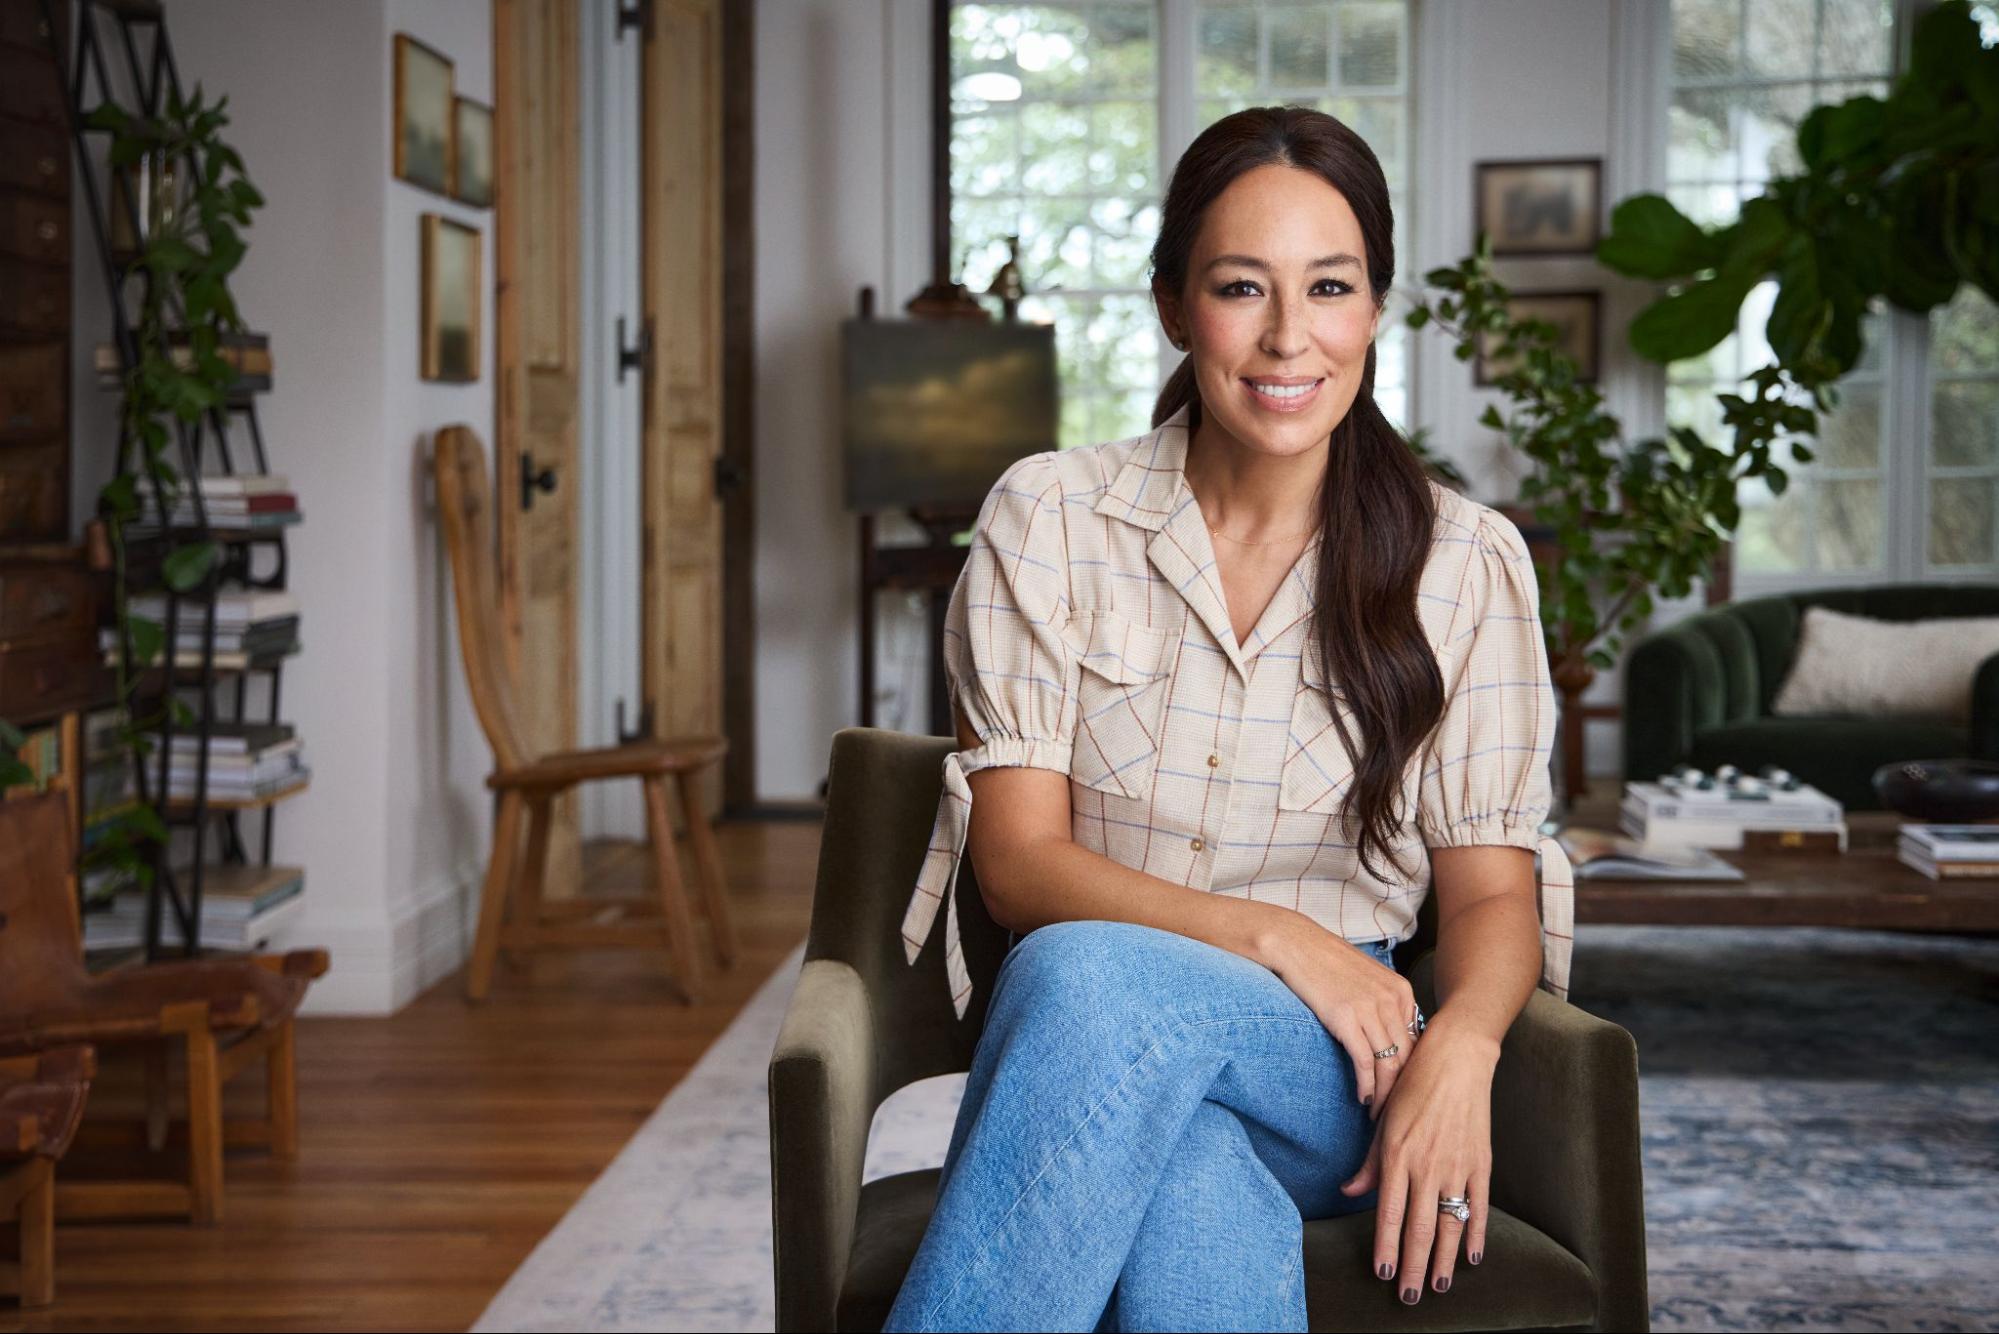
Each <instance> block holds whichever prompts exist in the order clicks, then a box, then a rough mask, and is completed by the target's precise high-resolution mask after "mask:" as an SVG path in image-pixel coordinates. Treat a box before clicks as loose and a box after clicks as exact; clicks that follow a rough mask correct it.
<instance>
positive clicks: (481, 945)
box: [465, 788, 521, 1001]
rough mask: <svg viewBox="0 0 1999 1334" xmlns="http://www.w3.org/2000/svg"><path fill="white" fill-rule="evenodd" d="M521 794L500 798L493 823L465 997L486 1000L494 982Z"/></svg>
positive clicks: (515, 849)
mask: <svg viewBox="0 0 1999 1334" xmlns="http://www.w3.org/2000/svg"><path fill="white" fill-rule="evenodd" d="M520 825H521V794H520V793H519V792H516V791H514V790H512V789H511V788H510V789H508V790H507V791H505V792H502V793H501V794H500V813H499V815H498V816H497V817H495V819H494V821H493V853H492V856H491V857H490V858H489V859H488V860H487V862H486V884H485V888H483V889H482V890H481V891H480V893H479V927H478V931H477V932H476V933H475V935H474V936H473V939H472V959H471V962H470V963H468V964H467V965H466V967H465V995H466V997H467V999H470V1000H475V1001H476V1000H484V999H486V991H487V988H488V987H490V986H491V985H492V982H493V960H494V958H495V957H496V956H498V954H499V952H500V921H501V919H502V918H504V917H505V916H506V911H507V889H508V885H509V882H510V881H511V880H512V879H513V876H514V861H515V858H516V857H517V856H518V855H519V851H520V849H519V846H518V844H519V842H520V838H519V835H520Z"/></svg>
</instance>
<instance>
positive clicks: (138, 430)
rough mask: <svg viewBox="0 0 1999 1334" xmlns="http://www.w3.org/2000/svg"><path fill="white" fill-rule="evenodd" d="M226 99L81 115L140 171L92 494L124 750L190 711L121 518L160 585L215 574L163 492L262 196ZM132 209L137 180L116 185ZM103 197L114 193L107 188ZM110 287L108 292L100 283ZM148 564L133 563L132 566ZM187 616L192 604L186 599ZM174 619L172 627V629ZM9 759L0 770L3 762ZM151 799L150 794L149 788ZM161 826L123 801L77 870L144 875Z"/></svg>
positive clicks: (225, 325)
mask: <svg viewBox="0 0 1999 1334" xmlns="http://www.w3.org/2000/svg"><path fill="white" fill-rule="evenodd" d="M228 101H229V99H228V97H227V96H223V97H219V98H217V99H216V101H215V102H214V103H213V104H212V105H209V104H206V103H205V100H204V97H203V95H202V91H201V87H200V85H198V84H197V85H196V86H195V88H194V91H193V93H192V94H191V95H189V96H188V97H186V98H183V97H182V96H181V95H180V94H179V92H178V91H177V90H173V89H169V90H168V92H167V98H166V105H165V108H164V110H163V112H162V113H161V114H160V115H158V116H156V117H147V116H141V115H136V114H134V113H132V112H130V111H128V110H126V109H125V108H123V107H120V106H118V105H116V104H114V103H106V104H104V105H101V106H99V107H97V108H95V109H94V110H93V111H92V112H91V113H90V114H89V116H88V117H87V118H86V120H85V124H86V125H87V126H89V127H90V128H92V129H96V130H101V131H105V132H107V133H108V134H109V136H110V139H109V149H108V162H109V165H110V170H111V175H112V176H113V177H114V178H123V179H130V178H129V177H126V176H124V173H127V172H128V171H136V172H145V171H150V172H151V173H152V180H153V182H154V184H155V188H154V189H153V190H152V191H150V192H148V197H147V199H146V210H147V211H146V216H144V217H139V216H137V215H136V214H135V215H134V216H133V217H131V218H129V219H128V221H134V222H136V223H137V224H138V226H137V227H136V228H135V229H134V234H135V236H136V237H137V242H138V243H137V249H136V251H135V252H134V253H133V254H131V255H129V256H126V257H122V260H121V262H122V263H123V264H124V268H123V271H122V273H121V278H122V280H123V281H124V282H133V281H136V282H137V283H138V294H139V301H138V311H137V314H136V317H135V318H134V320H133V324H132V336H133V347H132V348H131V351H132V352H133V353H134V354H135V356H134V358H133V360H132V361H131V364H130V365H128V366H127V367H126V369H125V371H124V374H123V378H122V382H121V401H120V407H119V427H120V446H119V452H118V461H117V465H116V469H115V472H114V475H113V476H112V478H111V480H110V481H108V482H107V483H105V485H104V486H103V488H102V489H101V490H100V491H99V493H98V500H97V512H98V517H99V519H100V520H101V521H102V523H103V525H104V529H105V533H106V536H107V538H108V539H109V546H110V551H111V561H112V580H111V587H112V597H113V599H114V603H113V605H114V622H115V625H116V629H117V639H118V651H117V653H116V655H115V665H116V691H117V693H116V701H115V703H116V707H117V708H118V710H119V713H120V723H119V729H118V742H119V746H120V748H121V750H122V751H123V753H124V755H125V757H126V760H127V762H129V763H130V764H132V765H135V766H136V765H140V764H143V763H145V760H146V757H147V756H148V754H150V753H151V751H152V749H153V741H152V737H151V735H150V734H151V733H152V732H153V731H154V730H155V729H157V728H158V727H159V726H160V725H161V724H162V723H163V722H164V720H165V715H166V710H167V709H172V710H173V715H174V718H175V721H176V724H177V725H179V724H182V723H191V722H192V721H193V718H192V713H191V711H190V710H189V709H188V708H187V706H186V705H185V703H183V702H182V701H180V700H179V699H178V698H176V697H175V695H174V694H173V690H172V683H173V673H174V661H175V655H174V652H173V646H172V645H169V644H168V643H167V642H166V627H165V626H163V625H162V624H161V623H160V622H158V621H156V620H153V619H151V618H149V617H145V616H141V615H138V614H137V613H135V612H134V611H133V610H132V606H131V601H130V597H129V590H128V584H129V583H130V582H131V577H132V575H131V567H132V561H131V556H132V551H131V547H132V543H133V540H134V535H131V534H128V532H127V529H128V528H130V527H131V526H132V525H134V524H136V523H140V522H142V521H145V520H146V519H147V518H148V511H149V510H150V511H151V513H150V519H151V522H152V523H153V525H155V526H156V527H157V530H158V536H159V540H160V542H161V543H162V544H163V546H164V548H165V550H164V551H163V552H162V553H161V555H160V558H159V563H158V577H159V580H160V582H161V583H163V584H164V585H165V586H166V587H167V588H169V589H172V590H174V591H176V592H179V593H188V592H193V591H196V590H200V589H202V588H204V586H205V585H207V584H208V583H209V581H211V580H213V579H216V578H218V577H219V572H220V567H221V550H220V548H219V546H218V545H217V543H215V542H214V541H213V540H211V539H209V538H208V537H207V536H206V535H205V534H204V535H201V536H199V537H196V538H194V539H193V540H189V541H177V540H175V538H174V535H173V528H174V524H173V519H174V510H175V506H176V503H177V502H178V501H180V500H181V499H182V497H183V494H184V493H185V491H186V489H187V487H188V485H190V484H191V483H190V482H189V480H188V479H184V478H183V477H182V475H181V471H180V468H179V467H178V466H176V462H175V457H174V456H175V454H176V453H181V457H182V458H186V457H187V456H188V455H187V454H186V453H185V452H183V451H181V449H180V446H181V442H182V441H183V440H184V439H194V438H197V436H198V432H199V431H200V429H201V423H202V420H203V418H204V417H208V418H210V419H211V420H214V421H216V422H217V428H218V429H220V428H221V427H220V422H219V418H218V414H219V413H220V410H221V409H222V408H223V406H224V404H225V401H226V398H227V395H228V392H229V388H230V385H231V384H232V382H233V381H234V380H235V379H236V378H237V374H238V372H237V367H236V366H235V365H233V364H232V363H231V361H230V360H229V359H228V358H227V357H225V356H224V355H223V353H222V347H223V340H224V338H225V337H226V336H228V335H229V334H232V333H236V332H240V331H241V330H242V328H243V322H242V319H241V317H240V316H239V315H238V313H237V310H236V303H235V301H234V299H233V298H232V297H231V295H230V292H229V275H230V274H231V273H232V272H233V271H234V270H235V268H236V266H237V265H238V264H239V263H241V262H242V259H243V254H244V250H245V244H244V241H243V236H242V231H241V230H240V229H242V228H244V227H247V226H248V225H249V222H250V212H251V210H252V209H255V208H258V207H260V206H262V204H263V202H264V201H263V197H262V196H261V195H260V194H259V193H258V192H257V190H256V188H255V187H254V186H252V185H251V184H250V182H249V181H248V180H247V179H245V177H244V174H243V159H242V158H241V157H240V156H239V155H238V154H237V152H236V150H235V149H234V148H232V147H230V146H229V145H228V144H227V143H225V142H224V141H223V139H222V138H221V130H222V127H223V126H225V125H227V124H228V117H227V115H226V114H225V108H226V107H227V105H228ZM124 193H125V197H126V200H127V201H128V203H127V206H129V207H134V208H136V207H137V200H136V195H137V193H138V192H136V191H130V190H127V191H125V192H124ZM109 198H110V200H111V202H112V203H113V205H114V206H116V204H117V199H118V193H117V192H116V191H113V192H111V193H110V196H109ZM113 299H114V300H120V299H123V293H122V290H121V291H120V292H118V293H114V294H113ZM150 568H151V562H150V561H145V562H141V564H140V566H139V570H140V572H141V573H145V572H146V571H149V570H150ZM197 614H198V611H197ZM176 628H177V630H178V629H180V628H182V627H176ZM155 665H157V666H158V667H159V668H160V670H161V672H162V673H163V689H162V691H161V699H162V700H163V701H164V703H163V705H162V707H161V708H160V709H158V710H155V711H153V712H151V713H148V714H145V715H136V714H135V713H134V711H133V707H134V701H135V698H136V694H137V690H138V687H139V684H140V680H141V677H142V674H143V673H144V672H146V671H147V670H149V669H150V668H152V667H154V666H155ZM0 742H5V743H7V744H6V750H5V754H4V756H0V785H4V784H5V783H6V782H8V781H9V778H10V773H11V775H12V781H28V780H29V779H31V777H32V775H31V774H30V773H29V772H28V771H27V770H26V768H25V766H21V765H19V764H18V761H14V759H13V752H14V750H15V748H16V747H18V746H19V745H20V744H21V742H22V739H21V735H20V733H19V731H18V729H15V728H12V727H9V726H7V725H5V724H4V723H0ZM10 762H11V763H13V764H14V765H15V769H14V770H12V771H10V770H9V769H8V768H7V765H8V764H9V763H10ZM154 796H155V798H156V800H157V801H158V802H159V803H160V804H161V805H164V804H165V800H166V794H165V793H164V792H160V793H156V794H154ZM167 838H168V830H167V827H166V825H165V823H164V822H163V821H162V820H161V819H160V816H159V813H158V812H157V811H156V810H154V809H152V808H151V807H149V806H148V805H147V804H145V803H143V802H141V803H134V804H132V805H130V806H128V807H126V808H125V809H124V810H122V811H119V812H118V813H117V814H116V815H114V816H113V817H111V818H109V819H107V821H106V822H105V824H104V826H103V827H102V832H101V835H100V837H99V838H98V839H97V840H96V841H95V842H94V843H93V844H92V846H91V847H90V849H89V850H88V851H87V852H86V853H85V855H84V858H83V869H85V870H86V871H88V870H94V869H99V868H115V869H116V870H117V871H119V872H120V873H121V877H120V878H130V879H131V880H132V881H134V882H136V883H138V884H140V885H148V884H150V883H151V881H152V878H153V871H154V854H155V853H156V852H158V851H162V850H164V848H165V846H166V843H167Z"/></svg>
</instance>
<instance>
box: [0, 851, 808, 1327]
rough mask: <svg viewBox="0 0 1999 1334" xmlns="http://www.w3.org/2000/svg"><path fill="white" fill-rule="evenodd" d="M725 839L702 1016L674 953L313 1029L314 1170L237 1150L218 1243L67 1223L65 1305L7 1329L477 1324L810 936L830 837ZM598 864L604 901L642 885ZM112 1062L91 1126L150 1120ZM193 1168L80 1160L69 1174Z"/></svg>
mask: <svg viewBox="0 0 1999 1334" xmlns="http://www.w3.org/2000/svg"><path fill="white" fill-rule="evenodd" d="M717 835H718V838H719V840H720V843H721V847H722V855H723V860H724V863H725V865H726V866H727V868H728V876H729V888H730V899H731V902H732V904H733V906H734V910H735V921H736V929H737V932H738V934H739V936H740V938H741V945H742V954H741V957H740V958H738V959H737V961H736V964H735V966H734V967H733V968H732V969H730V970H728V971H727V972H724V971H721V970H720V969H718V968H717V967H716V966H715V964H714V962H713V956H712V954H709V953H707V950H708V942H707V939H706V933H705V923H704V924H703V925H704V931H703V937H702V941H701V949H702V951H703V958H704V959H705V960H706V961H707V970H708V971H707V982H708V989H709V996H708V999H707V1000H705V1001H704V1002H703V1003H702V1004H700V1005H697V1006H686V1005H682V1004H681V1003H679V1002H678V1001H677V1000H676V999H675V996H674V992H673V989H672V985H671V980H670V975H669V971H668V969H669V963H668V959H667V954H666V951H665V950H664V949H660V950H644V951H637V950H634V951H612V950H597V951H577V952H574V953H566V954H552V955H546V956H543V957H539V958H536V959H533V960H531V961H530V963H529V966H528V967H526V968H520V969H516V968H512V967H509V966H508V965H507V964H505V963H504V962H503V963H502V965H501V966H500V968H499V969H498V970H497V972H496V973H495V976H494V984H493V994H492V996H491V998H490V999H489V1000H488V1001H487V1002H486V1003H485V1004H483V1005H476V1006H475V1005H471V1004H468V1003H467V1002H466V1001H465V1000H464V998H463V994H462V992H461V991H460V987H459V978H458V977H457V976H456V975H453V976H452V977H450V978H447V979H446V980H445V981H443V982H440V983H439V984H438V985H437V986H435V987H433V988H431V990H430V991H428V992H427V993H425V994H424V995H423V996H422V997H420V998H419V999H418V1000H416V1001H415V1002H413V1003H412V1004H411V1005H409V1006H408V1007H407V1008H405V1009H404V1010H403V1011H402V1012H401V1013H399V1014H397V1015H394V1016H393V1017H390V1018H387V1019H310V1018H309V1019H304V1020H301V1021H300V1022H299V1054H298V1073H299V1117H300V1135H299V1157H298V1159H297V1160H296V1161H295V1162H291V1163H277V1162H273V1161H272V1160H271V1159H270V1158H268V1157H266V1156H265V1155H263V1154H262V1153H261V1152H258V1151H253V1150H231V1151H230V1153H229V1156H228V1165H227V1168H226V1181H227V1186H226V1195H225V1200H224V1214H223V1220H222V1222H221V1223H220V1224H219V1225H217V1226H215V1227H211V1228H197V1227H191V1226H188V1225H187V1224H184V1223H170V1222H148V1223H87V1224H86V1223H67V1224H62V1225H59V1226H58V1228H57V1230H56V1304H55V1305H54V1306H53V1307H51V1308H48V1309H47V1310H44V1311H31V1312H22V1311H20V1310H19V1309H18V1308H16V1307H15V1306H14V1304H13V1301H12V1299H11V1298H6V1297H0V1330H90V1329H148V1330H193V1329H214V1330H264V1329H269V1330H282V1329H340V1330H347V1329H395V1330H462V1329H465V1328H466V1327H468V1326H469V1325H470V1324H471V1323H472V1321H474V1320H475V1319H477V1318H478V1316H479V1314H480V1312H481V1311H483V1310H484V1309H485V1306H486V1303H487V1301H488V1300H489V1299H490V1298H491V1297H492V1295H493V1294H494V1293H495V1292H497V1291H498V1290H499V1288H500V1286H501V1284H503V1283H504V1282H505V1281H506V1279H507V1277H508V1275H510V1274H511V1273H512V1272H513V1271H514V1269H515V1268H516V1267H517V1266H518V1265H519V1264H520V1262H521V1261H522V1260H523V1259H525V1258H526V1257H527V1254H528V1252H529V1251H530V1250H532V1249H533V1248H534V1245H535V1243H536V1242H538V1241H539V1240H540V1239H541V1238H542V1236H543V1235H544V1234H545V1233H547V1231H548V1230H549V1229H550V1228H551V1227H553V1226H554V1225H555V1223H556V1221H557V1220H558V1219H560V1218H561V1217H562V1215H563V1214H564V1213H565V1212H567V1210H568V1209H569V1207H570V1205H572V1204H574V1203H575V1201H576V1199H577V1197H578V1196H580V1195H581V1194H582V1193H583V1191H584V1189H585V1188H586V1187H587V1186H588V1185H589V1184H590V1182H591V1181H592V1180H594V1179H595V1178H596V1176H597V1174H598V1173H599V1172H600V1171H602V1170H603V1168H604V1167H605V1165H606V1164H608V1163H609V1162H610V1161H611V1159H612V1158H613V1157H614V1156H616V1154H617V1152H618V1150H619V1149H620V1148H622V1147H623V1146H624V1144H625V1141H626V1140H627V1139H629V1138H630V1137H631V1135H632V1133H633V1132H634V1131H635V1130H637V1129H638V1127H639V1125H640V1123H641V1122H643V1121H644V1120H645V1118H646V1117H648V1116H650V1115H651V1114H652V1111H653V1109H654V1108H655V1107H657V1106H658V1105H659V1102H660V1100H661V1099H662V1098H664V1097H665V1096H666V1094H667V1093H668V1092H669V1091H671V1090H672V1088H673V1087H674V1085H675V1084H677V1083H679V1081H680V1078H681V1076H682V1075H684V1074H686V1073H687V1071H688V1069H689V1068H690V1067H691V1066H692V1065H693V1064H694V1063H695V1061H697V1060H698V1059H700V1056H701V1053H702V1052H704V1051H706V1050H707V1048H708V1045H709V1044H710V1043H711V1042H712V1041H714V1039H715V1038H716V1037H717V1036H718V1035H719V1034H720V1033H721V1031H722V1030H723V1029H724V1028H726V1027H727V1026H728V1024H729V1022H730V1020H732V1019H733V1018H734V1017H735V1016H736V1014H737V1013H738V1011H740V1010H741V1009H742V1007H743V1005H744V1003H745V1002H746V1001H748V999H749V998H750V996H751V995H752V994H753V993H754V992H755V991H756V989H757V988H758V987H760V986H761V985H763V983H764V982H765V980H767V979H768V978H769V977H770V974H771V971H772V970H773V969H774V968H775V967H776V966H777V964H778V963H779V962H780V961H781V960H782V959H783V958H784V957H785V955H787V954H789V953H790V952H791V950H792V949H793V948H794V947H795V946H796V945H797V944H798V943H799V941H801V940H803V939H804V937H805V931H806V926H807V923H808V921H809V920H810V914H811V906H812V886H813V878H814V875H815V872H816V867H817V861H818V854H819V825H818V824H817V823H816V822H770V823H761V822H759V823H740V824H728V825H723V826H720V827H719V828H718V829H717ZM592 854H593V860H592V867H593V871H592V876H591V883H592V884H593V885H597V884H608V885H611V886H614V887H616V886H618V882H620V881H627V880H629V879H630V878H631V877H633V876H635V875H637V874H641V872H639V871H638V870H637V869H636V867H637V866H638V865H640V864H642V863H640V862H639V860H638V859H637V858H635V857H634V856H632V855H631V851H630V850H628V849H619V848H610V849H592ZM683 864H684V865H686V866H687V867H688V868H689V869H690V871H691V866H692V863H691V860H688V861H684V862H683ZM624 887H626V888H629V887H630V886H629V885H626V886H624ZM333 966H334V967H336V968H337V967H339V966H340V961H339V960H338V959H335V960H334V961H333ZM104 1066H105V1069H104V1073H103V1075H102V1076H101V1077H100V1079H99V1081H98V1085H97V1087H95V1088H94V1089H93V1090H92V1099H91V1110H92V1112H93V1113H94V1114H109V1113H116V1112H118V1111H119V1110H121V1109H131V1108H135V1107H136V1106H137V1101H136V1095H137V1088H138V1085H137V1073H138V1062H137V1060H136V1058H135V1056H134V1054H133V1053H131V1052H124V1053H121V1052H118V1051H116V1050H115V1049H113V1050H110V1051H108V1052H107V1053H106V1056H105V1058H104ZM238 1085H239V1087H235V1088H232V1089H231V1106H232V1108H237V1107H240V1108H241V1109H242V1110H244V1111H255V1110H257V1109H258V1107H259V1103H258V1098H259V1097H260V1091H261V1080H260V1078H259V1076H258V1075H257V1074H256V1073H254V1072H247V1071H246V1072H245V1073H244V1075H243V1076H242V1077H241V1079H240V1080H239V1081H238ZM176 1105H177V1106H178V1105H181V1104H180V1103H179V1095H178V1090H177V1091H176ZM179 1161H180V1159H179V1155H178V1153H177V1152H176V1151H175V1150H174V1149H172V1148H169V1149H168V1150H167V1151H166V1152H165V1153H164V1154H162V1155H160V1156H159V1157H158V1158H150V1159H149V1158H144V1157H141V1156H138V1155H128V1154H124V1153H123V1151H117V1150H108V1149H99V1148H94V1147H89V1148H83V1147H80V1148H77V1149H74V1150H72V1153H71V1156H70V1158H69V1159H67V1160H65V1161H64V1163H63V1164H62V1165H61V1168H60V1172H61V1176H60V1177H59V1179H68V1178H74V1179H82V1178H84V1177H85V1176H89V1175H97V1174H99V1173H101V1172H103V1171H106V1170H109V1169H114V1168H121V1167H123V1166H125V1165H126V1164H128V1163H137V1164H139V1170H149V1171H164V1170H168V1169H172V1170H177V1169H178V1165H179ZM11 1241H12V1234H11V1232H7V1231H5V1230H0V1246H4V1245H8V1244H10V1243H11Z"/></svg>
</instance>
